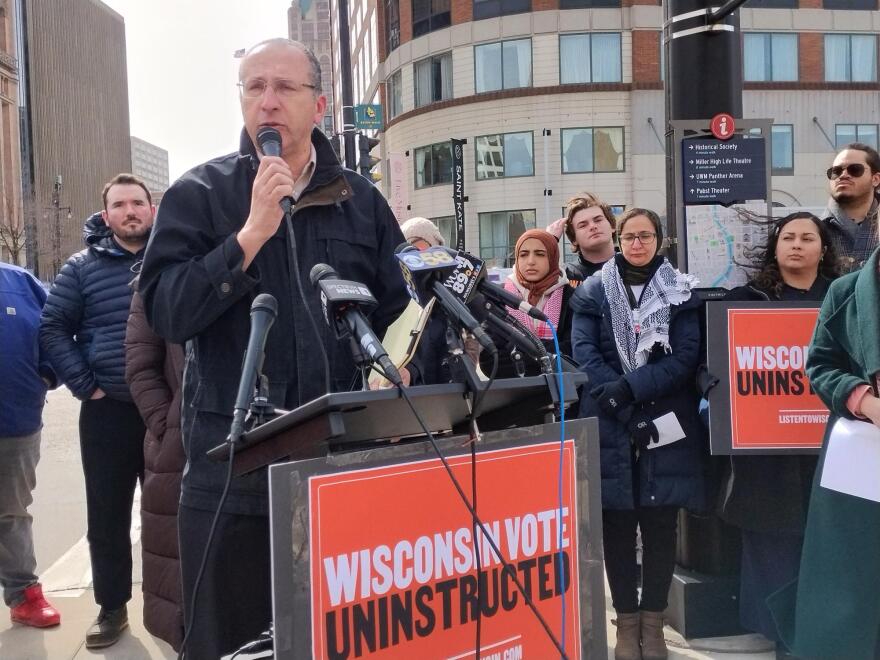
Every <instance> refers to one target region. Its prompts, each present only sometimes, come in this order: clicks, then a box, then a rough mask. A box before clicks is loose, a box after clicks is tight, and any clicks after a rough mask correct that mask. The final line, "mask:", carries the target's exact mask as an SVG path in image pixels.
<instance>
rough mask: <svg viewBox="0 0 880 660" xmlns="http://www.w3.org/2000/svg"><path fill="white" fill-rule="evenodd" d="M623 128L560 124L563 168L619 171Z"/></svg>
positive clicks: (565, 169)
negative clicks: (562, 125) (572, 126)
mask: <svg viewBox="0 0 880 660" xmlns="http://www.w3.org/2000/svg"><path fill="white" fill-rule="evenodd" d="M622 171H623V128H614V127H611V128H609V127H602V128H599V127H595V128H563V129H562V172H563V174H571V173H574V172H622Z"/></svg>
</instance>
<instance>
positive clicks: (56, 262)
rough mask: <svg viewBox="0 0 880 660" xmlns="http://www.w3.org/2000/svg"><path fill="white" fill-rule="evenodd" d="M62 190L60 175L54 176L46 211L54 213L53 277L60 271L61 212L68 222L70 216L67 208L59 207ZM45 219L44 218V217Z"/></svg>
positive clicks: (62, 184) (69, 209)
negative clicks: (49, 202) (64, 214)
mask: <svg viewBox="0 0 880 660" xmlns="http://www.w3.org/2000/svg"><path fill="white" fill-rule="evenodd" d="M63 190H64V182H63V179H62V178H61V175H60V174H57V175H55V184H54V185H53V186H52V206H51V207H49V208H48V209H47V210H51V211H52V212H53V213H54V224H53V225H52V230H53V231H52V270H54V271H55V273H54V274H55V276H57V275H58V273H59V272H60V271H61V263H62V261H61V259H62V257H61V212H62V211H67V220H68V221H70V219H71V217H72V214H71V208H70V207H69V206H61V193H62V192H63ZM44 217H45V216H44Z"/></svg>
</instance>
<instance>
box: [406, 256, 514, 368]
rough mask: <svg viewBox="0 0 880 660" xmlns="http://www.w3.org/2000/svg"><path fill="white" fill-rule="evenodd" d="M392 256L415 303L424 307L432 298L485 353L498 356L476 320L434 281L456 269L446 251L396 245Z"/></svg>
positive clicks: (462, 305) (452, 258)
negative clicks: (395, 259) (471, 336)
mask: <svg viewBox="0 0 880 660" xmlns="http://www.w3.org/2000/svg"><path fill="white" fill-rule="evenodd" d="M395 256H396V257H397V261H398V265H399V266H400V271H401V273H402V274H403V281H404V282H405V283H406V288H407V291H409V292H410V296H411V297H412V298H413V299H414V300H415V301H416V302H417V303H419V304H420V305H422V307H424V306H425V305H426V304H427V302H428V301H429V300H430V299H431V298H436V299H437V302H438V303H440V307H441V308H442V309H443V312H444V313H445V314H446V316H447V318H448V319H449V320H450V321H453V322H455V323H457V324H458V325H460V326H462V327H463V328H464V329H465V330H467V331H468V332H470V333H471V334H472V335H473V336H474V338H476V340H477V341H478V342H479V343H480V346H482V347H483V348H484V349H486V350H487V351H489V353H491V354H492V355H495V354H497V353H498V348H497V347H496V346H495V343H494V342H493V341H492V338H491V337H490V336H489V335H487V334H486V331H485V330H483V328H482V327H481V326H480V323H479V321H477V319H475V318H474V316H473V314H471V313H470V310H468V308H467V307H465V305H464V303H463V302H462V301H461V300H459V299H458V298H456V297H455V295H453V293H452V291H450V290H449V289H447V288H446V287H445V286H444V285H443V283H442V282H441V281H440V279H438V278H444V279H445V278H446V277H447V276H448V275H449V274H450V273H452V272H453V271H454V270H455V269H456V268H457V266H458V262H457V261H456V260H455V258H454V257H453V256H452V255H450V254H449V252H447V251H446V250H445V249H444V248H442V247H432V248H428V249H427V250H419V249H418V248H415V247H413V246H412V245H410V244H409V243H403V244H402V245H400V246H398V248H397V250H396V253H395Z"/></svg>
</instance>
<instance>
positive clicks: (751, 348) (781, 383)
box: [707, 302, 829, 454]
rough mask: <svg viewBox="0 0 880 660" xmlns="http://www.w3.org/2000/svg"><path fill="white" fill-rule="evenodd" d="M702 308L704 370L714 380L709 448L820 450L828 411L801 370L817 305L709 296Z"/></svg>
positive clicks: (725, 451)
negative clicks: (706, 368) (706, 364)
mask: <svg viewBox="0 0 880 660" xmlns="http://www.w3.org/2000/svg"><path fill="white" fill-rule="evenodd" d="M708 309H709V311H708V341H707V345H708V353H709V371H710V372H711V373H712V374H713V375H715V376H716V377H717V378H719V380H720V383H719V385H718V386H716V388H715V389H714V390H713V391H712V393H711V394H710V399H709V401H710V406H709V419H710V428H711V439H712V442H711V444H712V453H713V454H739V453H792V452H794V453H807V452H810V451H816V450H818V449H819V448H820V447H821V446H822V437H823V435H824V432H825V424H826V422H827V421H828V415H829V413H828V408H827V407H826V406H825V405H824V404H823V403H822V401H821V400H820V399H819V397H818V396H817V395H816V394H815V393H814V392H813V390H812V388H811V387H810V383H809V380H808V379H807V374H806V361H807V355H808V352H809V344H810V339H811V338H812V336H813V329H814V327H815V325H816V318H817V316H818V311H819V310H818V307H817V306H809V305H804V304H803V303H741V302H739V303H734V302H713V303H710V304H709V307H708ZM719 344H720V345H719Z"/></svg>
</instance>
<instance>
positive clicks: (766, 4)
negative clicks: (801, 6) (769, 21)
mask: <svg viewBox="0 0 880 660" xmlns="http://www.w3.org/2000/svg"><path fill="white" fill-rule="evenodd" d="M749 7H750V8H760V9H797V8H798V0H749Z"/></svg>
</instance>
